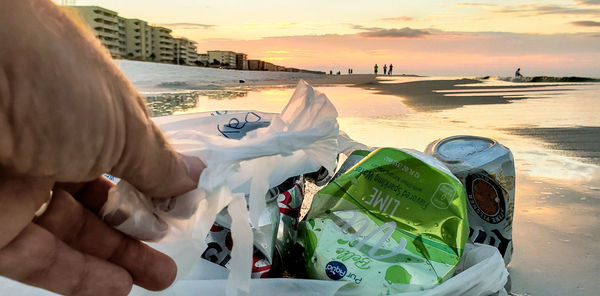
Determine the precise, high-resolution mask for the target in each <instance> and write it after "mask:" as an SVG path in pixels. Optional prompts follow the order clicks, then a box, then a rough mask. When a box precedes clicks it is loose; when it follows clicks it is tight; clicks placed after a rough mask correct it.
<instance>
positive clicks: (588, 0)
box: [577, 0, 600, 5]
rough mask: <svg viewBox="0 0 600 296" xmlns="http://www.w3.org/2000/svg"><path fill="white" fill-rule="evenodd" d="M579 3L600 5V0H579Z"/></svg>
mask: <svg viewBox="0 0 600 296" xmlns="http://www.w3.org/2000/svg"><path fill="white" fill-rule="evenodd" d="M577 3H579V4H583V5H600V0H577Z"/></svg>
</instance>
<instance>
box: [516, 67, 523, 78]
mask: <svg viewBox="0 0 600 296" xmlns="http://www.w3.org/2000/svg"><path fill="white" fill-rule="evenodd" d="M515 78H523V75H521V68H518V69H517V72H515Z"/></svg>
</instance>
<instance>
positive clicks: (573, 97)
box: [155, 77, 600, 186]
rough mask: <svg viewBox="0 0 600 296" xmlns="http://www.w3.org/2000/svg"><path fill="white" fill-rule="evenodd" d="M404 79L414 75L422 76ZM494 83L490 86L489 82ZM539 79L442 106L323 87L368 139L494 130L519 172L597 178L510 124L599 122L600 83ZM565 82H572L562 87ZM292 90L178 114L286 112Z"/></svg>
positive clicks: (211, 100) (257, 93)
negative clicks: (482, 100)
mask: <svg viewBox="0 0 600 296" xmlns="http://www.w3.org/2000/svg"><path fill="white" fill-rule="evenodd" d="M401 79H404V80H413V81H414V80H415V79H423V78H414V77H406V78H401ZM488 84H489V87H486V85H488ZM511 85H517V84H514V83H508V82H503V81H501V82H498V81H495V80H493V81H491V82H486V83H483V84H473V88H467V89H465V91H462V92H459V91H457V90H452V91H448V90H438V91H440V92H444V93H445V94H451V95H457V94H459V95H465V96H468V95H480V94H481V93H482V92H483V93H485V92H495V90H498V88H496V87H497V86H502V87H507V86H511ZM517 86H520V85H517ZM539 86H542V87H540V88H539V91H538V90H536V89H537V87H536V88H529V87H528V88H525V89H520V88H514V89H512V88H511V89H510V90H511V92H510V93H509V94H510V95H511V96H515V95H517V96H520V95H524V96H527V97H529V98H530V99H526V100H515V101H512V103H511V104H497V105H467V106H464V107H460V108H456V109H449V110H443V111H439V112H413V111H411V109H410V108H409V107H407V106H405V105H404V104H402V101H401V99H400V98H398V97H397V96H392V95H380V94H375V93H374V92H373V91H369V90H363V89H361V88H355V87H344V86H326V87H317V89H318V90H320V91H322V92H324V93H325V94H326V95H327V96H328V97H329V98H330V99H331V101H332V102H333V103H334V105H335V106H336V108H337V109H338V112H339V122H340V128H341V129H342V130H344V131H345V132H347V133H348V134H349V135H350V136H351V137H353V138H354V139H355V140H357V141H360V142H363V143H365V144H367V145H370V146H390V147H405V148H414V149H418V150H423V149H424V148H425V146H427V144H429V143H430V142H431V141H433V140H435V139H437V138H441V137H447V136H451V135H457V134H470V135H479V136H485V137H491V138H495V139H497V140H499V141H500V142H501V143H503V144H504V145H506V146H507V147H509V148H510V149H511V150H512V152H513V154H514V156H515V159H516V165H517V169H518V171H519V172H520V173H525V174H527V175H530V176H534V177H541V178H549V179H554V180H556V181H565V182H567V183H573V182H575V183H583V184H588V185H589V186H591V184H592V183H593V182H595V181H596V180H597V178H592V177H591V176H596V177H597V176H598V175H600V169H599V167H598V166H597V165H594V164H590V163H587V162H586V160H585V159H580V158H577V157H573V156H572V155H569V152H565V151H560V150H554V149H551V147H548V145H547V144H546V143H545V142H544V141H543V140H542V139H537V138H533V137H524V136H517V135H513V134H512V133H510V132H509V131H507V130H508V129H514V128H521V127H573V126H600V116H598V114H600V103H598V102H597V101H598V95H597V93H598V91H599V89H600V85H599V84H551V85H539ZM566 88H568V90H564V91H562V90H563V89H566ZM554 89H561V91H555V90H554ZM293 91H294V89H293V88H286V87H280V88H271V89H263V90H260V89H259V90H251V91H240V90H211V91H205V92H194V97H195V98H196V101H197V102H196V104H194V105H193V106H188V108H185V109H182V108H179V109H176V110H174V114H178V113H192V112H205V111H214V110H235V109H237V110H260V111H265V112H280V111H281V109H282V108H283V107H284V105H285V103H286V102H287V101H288V100H289V98H290V97H291V95H292V94H293ZM504 91H506V89H504ZM240 94H241V95H240ZM155 104H156V103H155ZM155 115H160V114H155Z"/></svg>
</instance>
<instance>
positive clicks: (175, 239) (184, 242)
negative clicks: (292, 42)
mask: <svg viewBox="0 0 600 296" xmlns="http://www.w3.org/2000/svg"><path fill="white" fill-rule="evenodd" d="M247 114H249V115H250V116H251V117H250V118H248V117H245V118H244V121H241V120H239V119H235V120H234V119H233V118H229V120H228V121H227V122H228V124H227V125H226V126H224V127H225V129H222V126H220V125H217V126H216V128H217V131H218V133H220V134H218V133H216V132H215V131H214V130H213V129H208V130H207V129H206V128H202V126H203V125H202V124H201V123H203V124H208V125H209V126H210V123H208V121H206V120H204V121H202V120H199V121H196V120H194V117H193V116H192V117H190V116H188V117H183V118H182V121H177V120H171V121H166V122H164V123H163V126H164V129H165V131H166V134H167V138H168V139H169V141H170V142H171V144H172V145H173V146H174V147H175V149H177V150H178V151H180V152H182V153H184V154H187V155H193V156H197V157H199V158H200V159H202V161H204V163H205V164H206V169H205V170H204V171H203V173H202V175H201V176H200V181H199V186H198V188H197V189H196V190H194V191H191V192H188V193H186V194H184V195H182V196H180V197H178V198H176V199H172V200H168V201H167V202H166V203H165V201H164V200H162V201H160V202H159V203H153V202H151V201H150V199H148V198H146V197H145V196H143V195H142V194H141V193H139V192H137V190H136V189H135V188H133V187H132V186H131V185H129V184H128V183H126V182H124V181H121V182H119V183H118V185H117V186H116V187H115V188H113V190H111V192H110V194H109V201H108V202H107V203H106V204H105V206H104V208H103V210H102V213H103V217H105V218H106V219H109V220H113V221H114V219H113V218H114V217H115V216H116V217H117V218H119V219H120V220H122V219H126V220H125V221H123V222H121V221H119V222H120V225H118V226H116V228H117V229H119V230H121V231H123V232H125V233H128V234H130V235H132V236H141V237H142V238H146V239H147V238H152V237H151V236H152V234H153V231H158V233H157V235H156V237H161V236H162V235H164V234H165V233H167V230H165V228H164V227H162V226H163V222H164V223H166V224H167V225H168V226H169V228H168V236H167V241H169V240H170V241H171V244H172V245H173V246H174V247H175V248H176V249H177V251H176V252H174V253H173V252H167V254H169V255H171V256H172V257H173V258H174V259H175V261H176V262H177V264H178V267H179V272H180V274H181V275H180V276H183V275H184V274H185V273H186V272H187V271H189V270H190V269H191V267H192V264H194V263H195V262H197V261H198V260H200V256H201V254H202V252H203V251H204V249H205V248H206V244H205V238H206V236H207V234H208V231H209V229H210V227H211V226H212V224H213V223H214V221H215V218H216V215H217V214H218V213H219V212H220V211H221V210H222V209H224V208H225V207H227V206H228V205H229V208H228V210H229V213H230V216H231V218H232V219H231V232H232V235H233V241H234V246H233V250H232V260H231V270H232V271H233V272H230V273H229V279H230V281H229V282H228V285H227V287H228V291H229V292H230V293H232V292H234V291H235V290H237V289H239V290H241V291H245V292H247V291H248V289H249V283H250V281H249V280H250V269H251V255H252V241H253V240H252V231H251V229H250V225H249V224H248V220H249V221H250V223H251V224H252V225H258V223H259V218H260V215H261V213H262V212H263V210H264V209H265V199H264V197H265V194H266V192H267V191H268V189H269V188H271V187H274V186H276V185H279V184H280V183H282V182H283V181H285V180H286V179H288V178H289V177H292V176H296V175H301V174H306V173H310V172H314V171H317V170H318V169H319V168H321V167H325V168H326V169H327V170H328V171H329V172H330V173H331V174H332V173H333V171H334V169H335V159H336V156H337V149H338V140H337V137H338V134H339V128H338V124H337V120H336V118H337V111H336V109H335V107H334V106H333V104H332V103H331V102H330V101H329V100H328V99H327V97H326V96H325V95H324V94H321V93H319V92H316V91H314V90H313V88H312V87H310V86H309V85H308V84H307V83H306V82H304V81H300V82H299V83H298V87H297V88H296V91H295V92H294V94H293V96H292V98H291V99H290V101H289V102H288V104H287V106H286V107H285V108H284V109H283V111H282V112H281V114H277V115H273V116H271V117H270V118H269V120H270V124H269V125H268V126H266V127H264V128H259V129H254V130H252V131H248V132H247V133H246V134H245V136H244V137H243V138H241V139H239V140H236V139H232V138H230V137H228V136H229V135H232V134H235V133H234V132H237V131H241V130H244V127H245V125H246V124H249V123H252V122H259V123H260V120H261V119H262V117H261V116H260V115H259V116H258V117H261V119H258V120H256V119H257V118H258V117H256V116H254V115H258V113H254V114H250V113H247ZM223 115H227V114H223ZM252 116H254V117H252ZM195 122H196V123H198V124H197V125H196V124H195ZM213 124H214V123H213ZM245 194H249V208H250V211H249V215H248V212H247V211H246V200H245V198H244V195H245ZM156 217H158V218H159V219H158V222H156V220H157V219H156Z"/></svg>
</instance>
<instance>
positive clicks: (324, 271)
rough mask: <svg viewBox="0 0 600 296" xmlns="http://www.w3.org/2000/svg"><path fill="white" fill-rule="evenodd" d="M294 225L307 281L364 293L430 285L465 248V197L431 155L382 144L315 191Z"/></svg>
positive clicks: (441, 277)
mask: <svg viewBox="0 0 600 296" xmlns="http://www.w3.org/2000/svg"><path fill="white" fill-rule="evenodd" d="M299 230H300V241H301V242H302V244H303V245H304V248H305V259H306V268H307V273H308V276H309V277H310V278H314V279H324V280H327V279H330V280H344V281H349V282H351V283H353V284H352V285H350V288H352V289H359V290H364V292H365V293H368V295H373V294H375V293H377V294H383V295H385V294H392V293H399V292H405V291H413V290H421V289H427V288H431V287H433V286H435V285H436V284H438V283H440V282H442V281H444V280H446V279H448V278H449V277H451V276H452V275H453V273H454V269H455V267H456V265H457V264H458V261H459V259H460V256H461V254H462V252H463V247H464V245H465V242H466V240H467V236H468V234H469V228H468V221H467V211H466V194H465V192H464V187H463V186H462V184H461V183H460V181H459V180H458V179H457V178H456V177H454V176H453V175H452V173H450V171H448V170H447V168H446V167H445V166H444V165H443V164H441V163H439V162H437V161H436V160H435V159H433V158H431V157H429V156H427V155H424V154H422V153H419V152H416V151H415V152H412V151H405V150H399V149H393V148H380V149H377V150H375V151H373V152H371V153H369V154H368V155H367V156H366V157H365V158H364V159H362V160H361V161H360V162H358V163H356V164H355V165H354V166H352V167H351V168H350V169H349V170H348V171H346V172H345V173H344V174H342V175H340V176H339V177H337V178H336V179H335V180H334V181H332V182H331V183H330V184H329V185H327V186H326V187H324V188H323V189H321V190H320V191H319V192H318V193H317V194H316V195H315V197H314V199H313V202H312V205H311V208H310V211H309V212H308V214H307V216H306V218H305V220H304V221H303V222H301V224H300V229H299Z"/></svg>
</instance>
